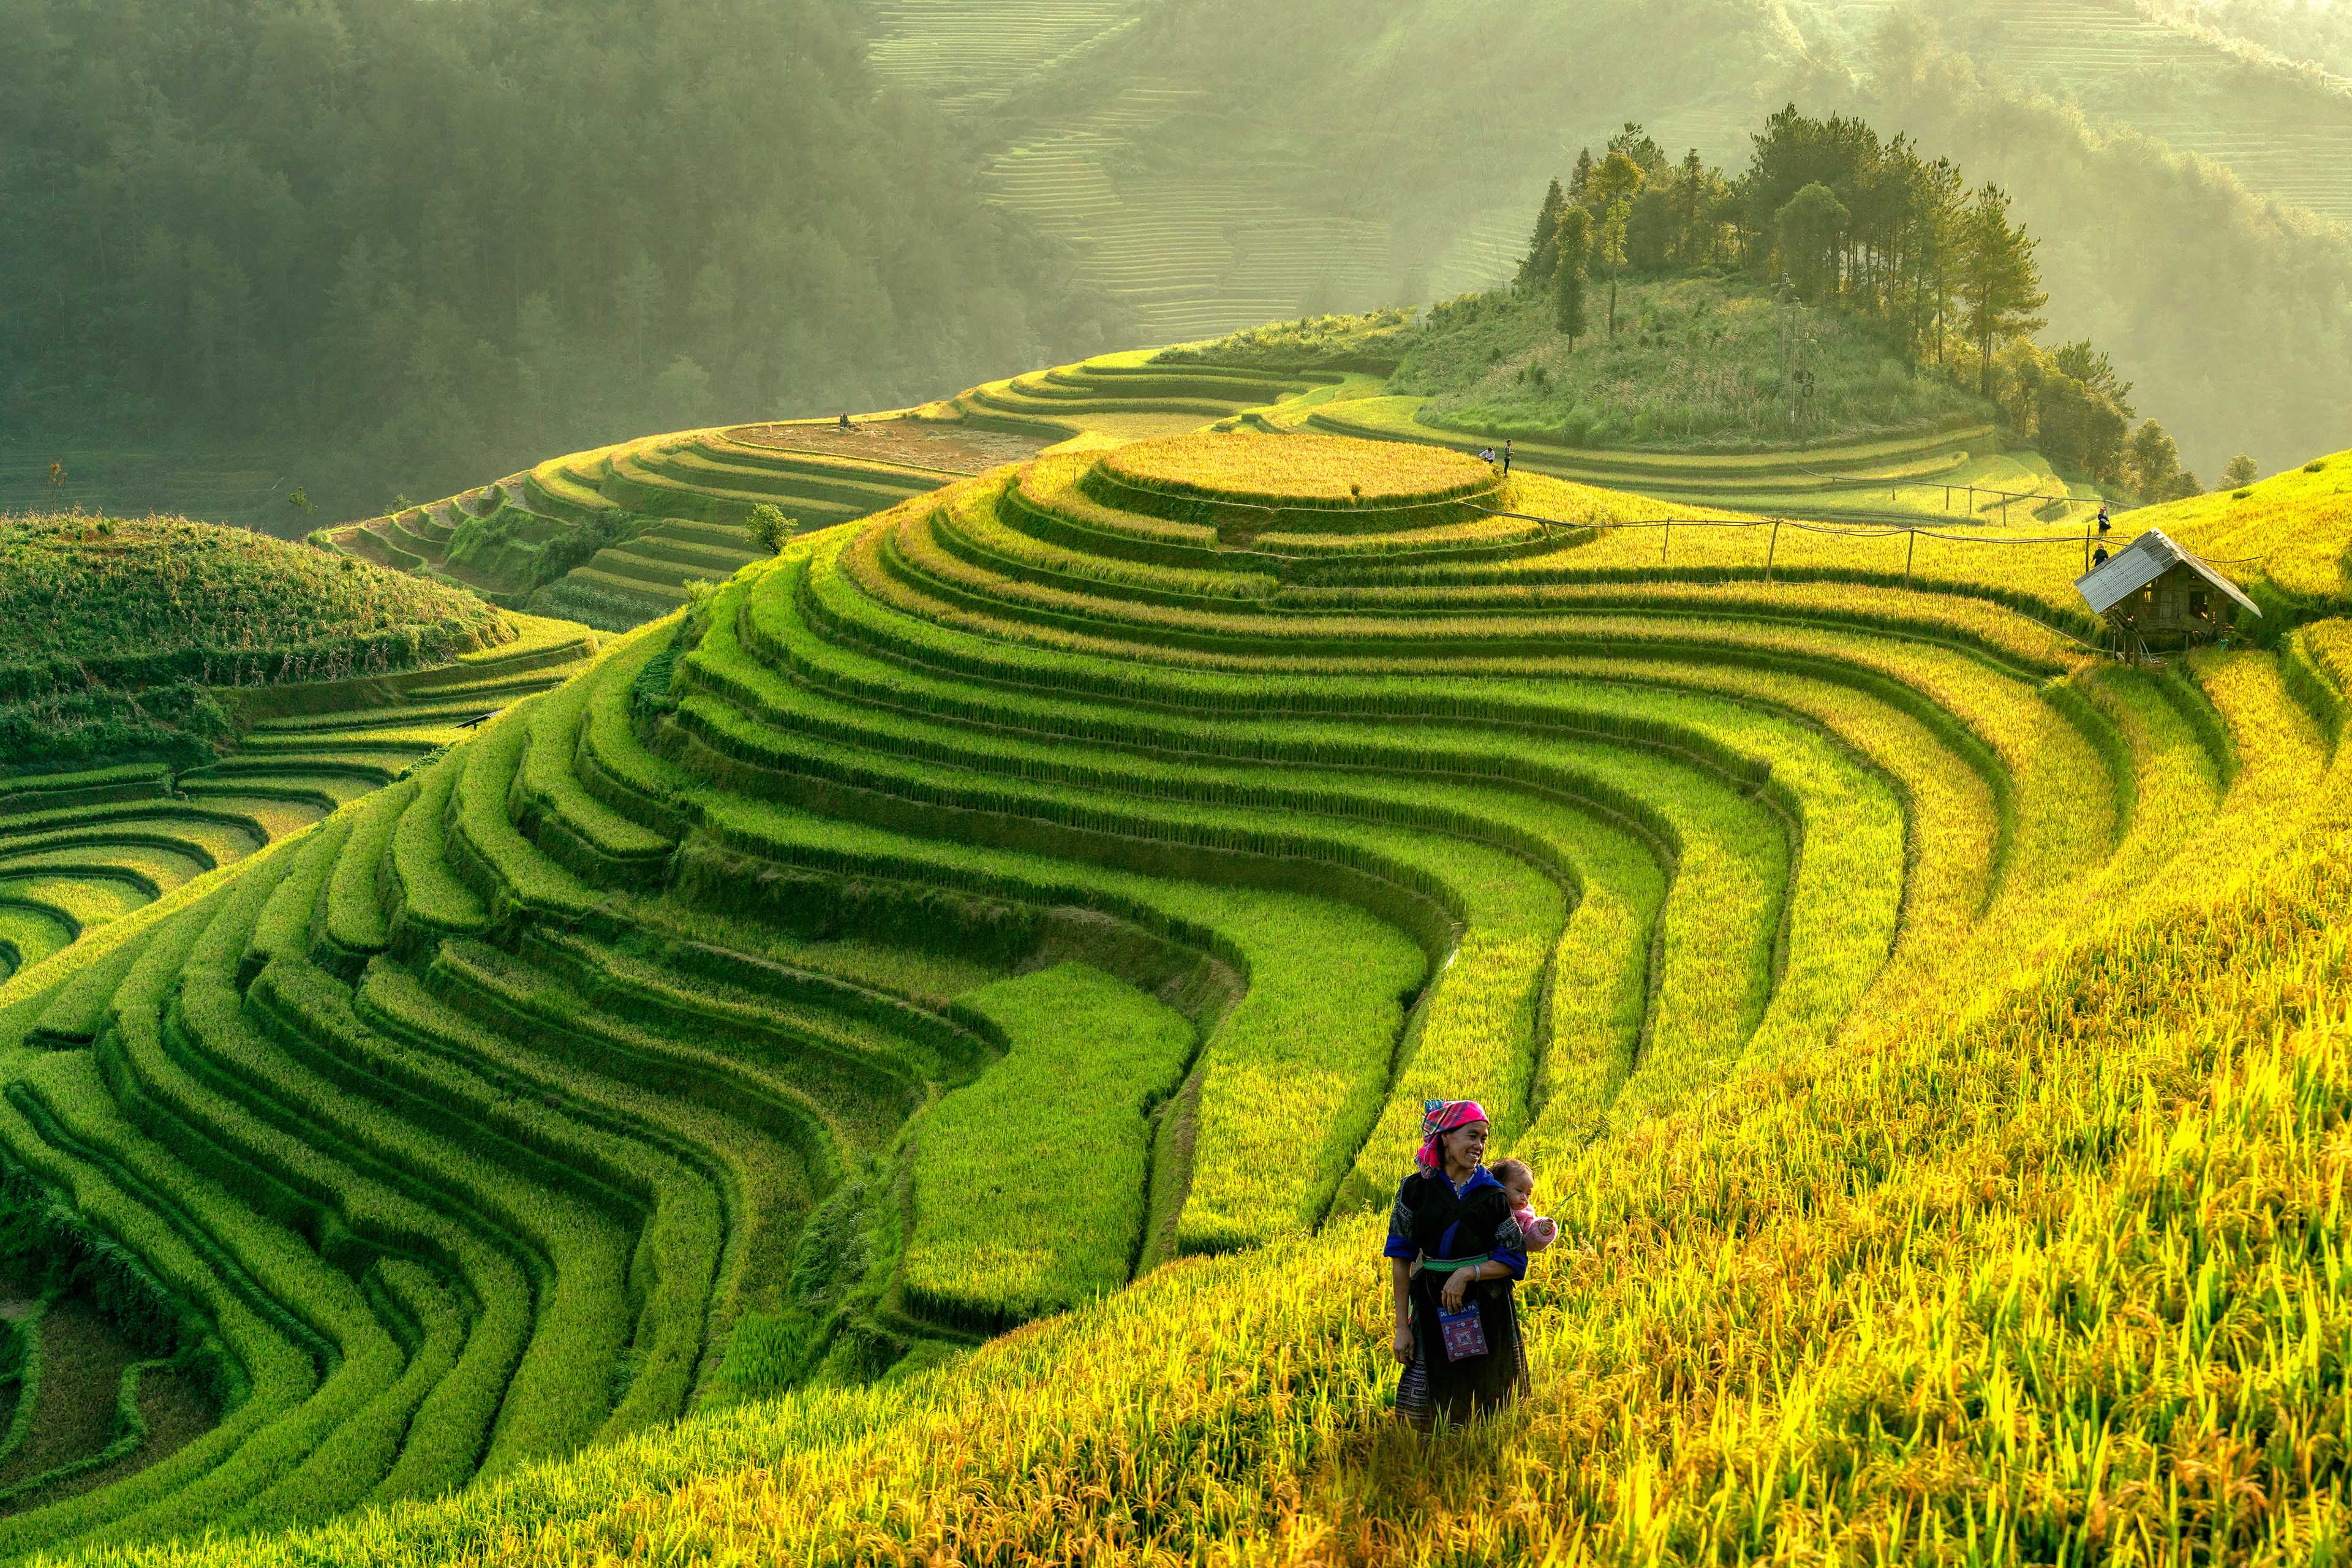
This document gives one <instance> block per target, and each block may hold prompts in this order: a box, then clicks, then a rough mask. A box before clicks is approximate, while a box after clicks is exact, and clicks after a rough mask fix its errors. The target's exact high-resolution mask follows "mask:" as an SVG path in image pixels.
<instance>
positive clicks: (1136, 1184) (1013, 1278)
mask: <svg viewBox="0 0 2352 1568" xmlns="http://www.w3.org/2000/svg"><path fill="white" fill-rule="evenodd" d="M967 1005H969V1006H971V1007H972V1008H973V1009H974V1010H976V1011H978V1012H979V1013H981V1014H982V1016H985V1017H987V1018H989V1019H990V1020H991V1021H992V1022H993V1023H994V1024H995V1025H996V1026H997V1027H998V1028H1000V1029H1002V1030H1003V1033H1004V1036H1005V1037H1006V1038H1007V1039H1008V1040H1009V1041H1011V1046H1010V1048H1009V1049H1008V1051H1007V1053H1006V1056H1005V1059H1004V1062H1003V1065H1001V1066H1000V1067H998V1068H995V1069H993V1070H992V1071H991V1072H989V1073H988V1074H987V1075H985V1076H984V1077H983V1078H982V1079H981V1080H980V1081H979V1082H978V1083H975V1084H972V1085H970V1086H968V1087H966V1088H963V1089H958V1090H956V1091H955V1092H954V1093H952V1094H950V1095H949V1096H947V1097H946V1098H945V1099H944V1100H940V1103H939V1104H938V1105H936V1106H934V1107H932V1108H931V1109H930V1110H929V1111H927V1112H925V1114H924V1116H923V1118H922V1120H921V1121H919V1123H917V1124H916V1127H915V1129H914V1133H913V1139H914V1142H913V1163H914V1169H913V1173H912V1174H913V1203H914V1217H913V1221H912V1224H911V1225H910V1226H908V1237H907V1260H906V1265H905V1281H906V1289H907V1295H908V1303H909V1305H911V1306H912V1307H914V1308H915V1309H916V1310H919V1311H921V1312H922V1313H923V1314H925V1315H926V1316H930V1317H939V1318H943V1319H945V1320H946V1321H950V1322H952V1323H958V1324H963V1325H969V1326H971V1327H974V1328H979V1329H982V1330H994V1329H1000V1328H1005V1327H1010V1326H1011V1325H1013V1324H1014V1323H1017V1322H1021V1321H1025V1320H1027V1319H1029V1318H1034V1317H1038V1316H1041V1315H1043V1314H1045V1313H1047V1312H1054V1311H1060V1310H1067V1309H1068V1308H1071V1307H1074V1306H1077V1305H1080V1304H1081V1303H1084V1302H1087V1301H1089V1300H1093V1299H1095V1298H1096V1297H1098V1296H1101V1295H1106V1294H1108V1292H1110V1291H1112V1290H1116V1289H1118V1287H1120V1286H1121V1285H1123V1284H1125V1283H1126V1282H1127V1279H1128V1277H1129V1271H1130V1268H1131V1266H1132V1263H1133V1260H1134V1258H1135V1255H1136V1252H1137V1251H1138V1249H1139V1247H1141V1246H1142V1243H1143V1217H1144V1201H1143V1200H1144V1193H1145V1188H1146V1186H1147V1185H1148V1178H1149V1174H1150V1172H1149V1166H1150V1128H1149V1126H1148V1125H1147V1124H1146V1122H1145V1120H1144V1113H1145V1111H1146V1110H1150V1109H1152V1108H1154V1107H1156V1106H1157V1105H1158V1104H1159V1103H1160V1102H1162V1101H1164V1100H1166V1099H1167V1098H1168V1096H1169V1095H1170V1094H1171V1093H1172V1092H1173V1091H1174V1090H1175V1089H1176V1086H1177V1084H1178V1082H1179V1081H1180V1080H1181V1078H1182V1077H1183V1073H1184V1069H1185V1067H1186V1065H1187V1059H1188V1058H1190V1056H1191V1055H1192V1026H1191V1025H1190V1024H1188V1023H1187V1022H1185V1020H1184V1019H1183V1018H1182V1017H1181V1016H1178V1015H1177V1014H1175V1013H1173V1012H1171V1011H1170V1010H1169V1009H1168V1008H1166V1007H1165V1006H1163V1005H1160V1004H1157V1003H1154V1002H1153V1001H1151V999H1150V998H1149V997H1147V996H1144V995H1142V994H1140V993H1138V992H1136V991H1134V990H1132V989H1130V988H1129V987H1127V986H1124V985H1121V984H1119V983H1118V981H1116V980H1113V979H1112V978H1111V977H1110V976H1108V975H1107V974H1103V973H1100V972H1098V971H1094V970H1088V969H1086V968H1083V967H1081V966H1079V965H1076V964H1064V965H1061V966H1059V967H1056V968H1054V969H1049V970H1046V971H1045V972H1043V973H1037V974H1030V975H1024V976H1022V977H1021V978H1019V979H1015V980H1003V981H999V982H998V983H997V984H994V985H992V986H988V987H986V988H984V989H982V990H981V991H978V992H975V993H973V994H971V996H970V997H969V998H967Z"/></svg>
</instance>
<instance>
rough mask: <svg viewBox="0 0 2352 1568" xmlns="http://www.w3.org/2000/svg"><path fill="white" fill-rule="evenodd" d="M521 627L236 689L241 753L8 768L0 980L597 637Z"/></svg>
mask: <svg viewBox="0 0 2352 1568" xmlns="http://www.w3.org/2000/svg"><path fill="white" fill-rule="evenodd" d="M515 618H516V619H517V620H518V621H520V636H519V637H515V638H514V639H513V640H511V641H509V642H507V643H505V644H503V645H500V646H499V647H494V648H489V649H486V650H484V651H481V652H478V653H475V654H470V655H467V656H466V657H464V658H459V659H457V660H455V661H454V662H451V663H448V664H444V665H438V666H434V667H430V668H425V669H417V670H408V671H404V672H402V673H399V674H394V675H388V676H379V677H370V678H363V679H352V680H341V681H318V682H309V683H298V684H291V685H284V686H270V687H255V688H247V689H238V690H236V691H233V692H231V693H229V698H230V700H232V701H234V702H236V704H237V705H238V706H239V707H240V708H241V709H242V710H243V717H244V720H245V722H246V729H245V732H244V736H243V739H242V742H241V743H240V744H239V745H238V747H237V748H236V752H235V753H234V754H232V755H230V756H227V757H225V758H223V759H222V760H221V761H219V762H217V763H211V764H210V765H208V766H205V767H202V768H196V769H191V770H186V771H184V772H181V773H178V774H177V775H176V776H175V775H174V774H173V773H172V772H171V770H169V769H168V768H166V767H165V766H163V764H162V763H133V764H129V765H125V766H122V767H116V768H106V769H98V770H92V771H89V772H85V773H51V774H45V775H36V776H24V775H16V776H11V777H7V778H0V980H5V978H7V977H8V976H10V975H13V974H15V973H16V972H18V971H20V970H26V969H29V968H31V967H32V966H33V965H35V964H37V963H41V962H43V961H44V960H47V959H49V958H51V957H54V956H55V955H57V954H58V953H60V952H65V951H66V950H67V949H68V948H69V947H71V946H72V945H73V944H74V943H75V942H78V941H80V940H81V939H83V938H84V937H88V936H94V935H96V934H98V933H99V932H100V931H103V930H104V929H105V927H106V926H107V925H109V924H110V922H112V921H116V920H119V919H121V918H122V917H124V916H127V915H131V914H132V913H134V912H136V911H139V910H143V909H145V908H146V907H147V906H149V905H150V904H152V903H153V902H154V901H155V900H158V899H161V898H163V897H165V896H166V895H169V894H172V893H174V892H176V891H178V890H179V889H182V888H184V887H185V886H186V885H187V884H189V883H191V882H195V881H198V880H205V881H211V880H216V878H215V877H214V876H213V875H212V874H213V873H215V872H218V871H221V870H223V869H225V868H227V867H230V866H234V865H236V864H237V863H238V862H240V861H242V860H244V859H246V858H247V857H248V856H251V855H253V854H255V853H256V852H257V851H259V850H260V849H262V848H263V847H266V846H268V845H269V844H271V843H273V842H275V841H277V840H279V839H282V838H286V837H289V836H292V835H295V834H299V833H300V832H302V831H303V830H304V829H306V828H309V827H310V826H312V825H314V824H316V823H318V822H320V821H322V820H324V819H325V818H327V817H328V816H331V815H333V814H334V813H335V812H337V811H338V810H339V809H340V808H341V807H342V806H344V805H349V804H351V803H352V802H353V801H356V800H358V799H360V798H361V797H362V796H364V795H372V794H373V793H374V792H377V791H379V790H382V789H383V787H384V786H385V785H387V784H391V783H393V782H394V780H395V779H397V778H399V777H401V776H402V775H404V773H407V772H408V771H409V770H410V769H412V768H414V767H415V764H416V763H419V762H421V761H423V760H424V759H425V757H427V756H430V755H431V754H433V753H434V752H437V751H439V750H441V749H442V748H444V747H446V746H449V745H452V744H454V743H456V742H458V741H460V740H462V739H464V738H465V737H466V735H467V733H468V732H469V731H470V730H471V728H472V726H474V725H476V724H478V723H480V722H481V721H483V720H485V719H487V718H488V717H489V716H490V715H491V714H493V713H496V712H497V711H498V710H499V709H501V708H503V707H505V706H506V705H508V704H509V703H511V702H514V701H516V700H520V699H521V698H523V697H525V696H529V695H530V694H532V693H534V692H538V691H543V690H546V689H549V688H551V687H553V686H557V685H560V684H561V683H562V681H563V679H565V678H566V677H567V676H568V675H570V674H571V673H572V671H573V670H575V669H577V668H580V667H581V666H582V665H583V664H584V663H585V662H586V660H587V659H588V658H589V657H590V656H591V655H592V654H593V652H594V650H595V639H594V637H593V636H592V635H589V634H587V633H586V632H585V631H584V628H583V627H580V626H574V625H572V624H570V623H567V622H561V621H547V620H541V619H539V618H537V617H533V616H517V617H515Z"/></svg>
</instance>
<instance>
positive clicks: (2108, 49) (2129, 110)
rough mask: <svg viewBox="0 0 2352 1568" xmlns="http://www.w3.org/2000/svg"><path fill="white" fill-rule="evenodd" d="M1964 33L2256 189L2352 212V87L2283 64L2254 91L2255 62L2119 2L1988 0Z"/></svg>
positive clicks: (1974, 9)
mask: <svg viewBox="0 0 2352 1568" xmlns="http://www.w3.org/2000/svg"><path fill="white" fill-rule="evenodd" d="M1954 34H1955V38H1956V41H1958V42H1959V43H1960V44H1961V45H1962V46H1963V47H1967V48H1969V51H1970V52H1971V53H1972V54H1974V55H1976V56H1977V58H1979V59H1981V60H1983V61H1984V62H1985V63H1986V64H1987V65H1989V66H1991V67H1993V68H1997V69H1999V70H2000V71H2002V72H2004V73H2006V74H2008V75H2010V76H2012V77H2015V78H2017V79H2021V80H2023V81H2026V82H2028V83H2030V84H2032V85H2033V86H2035V87H2038V88H2040V89H2043V90H2046V91H2052V92H2055V93H2057V94H2059V95H2061V96H2065V97H2073V98H2075V99H2078V100H2081V101H2082V103H2083V104H2084V107H2085V108H2086V109H2088V110H2091V111H2092V112H2093V113H2094V114H2099V115H2104V116H2110V117H2112V118H2114V119H2116V120H2118V121H2122V122H2123V123H2125V124H2127V125H2130V126H2133V127H2135V128H2137V129H2138V130H2140V131H2143V132H2147V134H2149V135H2151V136H2154V137H2157V138H2158V139H2159V140H2161V141H2164V142H2169V143H2170V144H2171V145H2173V146H2175V147H2178V148H2179V149H2181V150H2182V151H2184V152H2190V153H2202V154H2203V155H2204V156H2206V157H2208V158H2210V159H2212V160H2213V161H2214V162H2215V163H2220V164H2221V165H2223V166H2224V167H2226V168H2228V169H2230V170H2231V171H2232V172H2233V173H2235V174H2237V176H2238V177H2239V178H2240V179H2241V180H2242V181H2244V182H2245V184H2246V185H2247V187H2248V188H2249V189H2250V190H2252V191H2253V192H2255V193H2256V194H2257V195H2266V196H2271V197H2273V198H2275V199H2276V200H2279V201H2282V202H2286V203H2291V204H2293V205H2299V206H2304V207H2308V208H2309V209H2311V210H2312V211H2314V212H2315V213H2318V214H2320V215H2321V216H2325V217H2329V218H2333V219H2336V221H2338V222H2347V221H2352V93H2347V91H2346V90H2345V89H2346V88H2347V86H2352V84H2347V83H2345V82H2343V81H2341V80H2337V81H2335V82H2333V83H2330V84H2327V85H2322V84H2321V83H2319V82H2316V81H2311V80H2305V79H2294V78H2293V77H2290V76H2288V74H2287V73H2285V72H2284V71H2282V72H2280V73H2279V74H2280V76H2281V77H2282V78H2284V79H2283V80H2281V81H2278V82H2276V83H2273V84H2268V85H2266V86H2265V88H2264V89H2263V90H2262V91H2260V92H2255V91H2249V90H2247V89H2246V86H2245V79H2246V77H2247V76H2248V75H2249V74H2250V72H2251V68H2248V67H2246V66H2244V65H2242V64H2240V63H2238V62H2235V61H2232V60H2231V59H2230V58H2228V57H2226V56H2224V55H2222V54H2221V52H2220V51H2219V50H2217V49H2216V48H2215V47H2214V46H2213V45H2212V44H2211V43H2210V41H2209V40H2207V39H2206V38H2203V37H2199V36H2198V35H2196V34H2194V33H2191V32H2189V31H2188V30H2187V29H2185V28H2183V27H2179V26H2172V25H2169V24H2168V23H2166V22H2165V21H2163V20H2161V19H2159V18H2158V17H2155V16H2148V15H2147V14H2146V13H2144V12H2143V11H2141V10H2140V9H2139V8H2137V6H2134V5H2126V4H2119V3H2117V0H1978V3H1977V4H1975V5H1969V6H1967V7H1964V8H1962V9H1961V10H1960V11H1959V12H1958V16H1956V18H1955V26H1954Z"/></svg>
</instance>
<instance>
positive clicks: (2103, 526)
mask: <svg viewBox="0 0 2352 1568" xmlns="http://www.w3.org/2000/svg"><path fill="white" fill-rule="evenodd" d="M2113 527H2115V524H2114V523H2112V522H2109V521H2107V503H2106V502H2105V501H2101V502H2100V503H2099V531H2100V532H2101V533H2105V532H2106V531H2107V530H2109V529H2111V528H2113Z"/></svg>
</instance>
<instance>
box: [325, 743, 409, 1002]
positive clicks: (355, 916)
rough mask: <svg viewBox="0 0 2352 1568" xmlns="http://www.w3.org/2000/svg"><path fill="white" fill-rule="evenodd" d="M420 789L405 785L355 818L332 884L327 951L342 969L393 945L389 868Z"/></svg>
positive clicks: (382, 793)
mask: <svg viewBox="0 0 2352 1568" xmlns="http://www.w3.org/2000/svg"><path fill="white" fill-rule="evenodd" d="M416 789H417V786H416V784H415V781H414V780H405V779H404V780H403V781H402V782H400V783H399V784H394V785H393V786H392V787H391V788H389V789H386V790H383V791H380V792H378V793H377V794H375V795H370V796H369V797H368V798H367V800H366V801H365V802H364V803H363V804H362V805H361V806H360V807H359V808H358V811H357V813H356V814H355V815H354V816H353V818H352V827H351V834H350V837H349V838H348V839H347V840H346V841H345V843H344V847H343V849H342V852H341V854H339V855H337V856H336V857H335V864H334V869H333V870H332V871H331V873H329V876H328V879H327V895H326V897H327V902H326V919H325V922H324V924H323V926H322V928H321V931H322V934H323V938H324V941H323V942H322V943H321V947H322V949H323V952H324V953H325V954H326V955H329V956H331V957H332V958H333V959H334V960H335V961H336V962H337V963H341V964H345V965H349V964H352V963H357V962H359V961H361V960H363V959H365V958H368V957H372V956H373V955H374V954H376V953H379V952H383V951H384V950H385V949H386V948H388V947H390V946H391V945H392V922H391V921H388V920H386V919H385V918H384V910H383V903H384V900H383V881H384V875H383V865H384V860H385V858H386V857H387V856H389V855H390V854H391V853H392V838H393V834H394V831H395V830H396V829H397V828H398V827H399V826H400V818H401V816H402V814H403V813H404V812H405V811H406V810H407V809H408V806H409V804H410V803H411V802H412V801H414V800H415V798H416Z"/></svg>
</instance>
